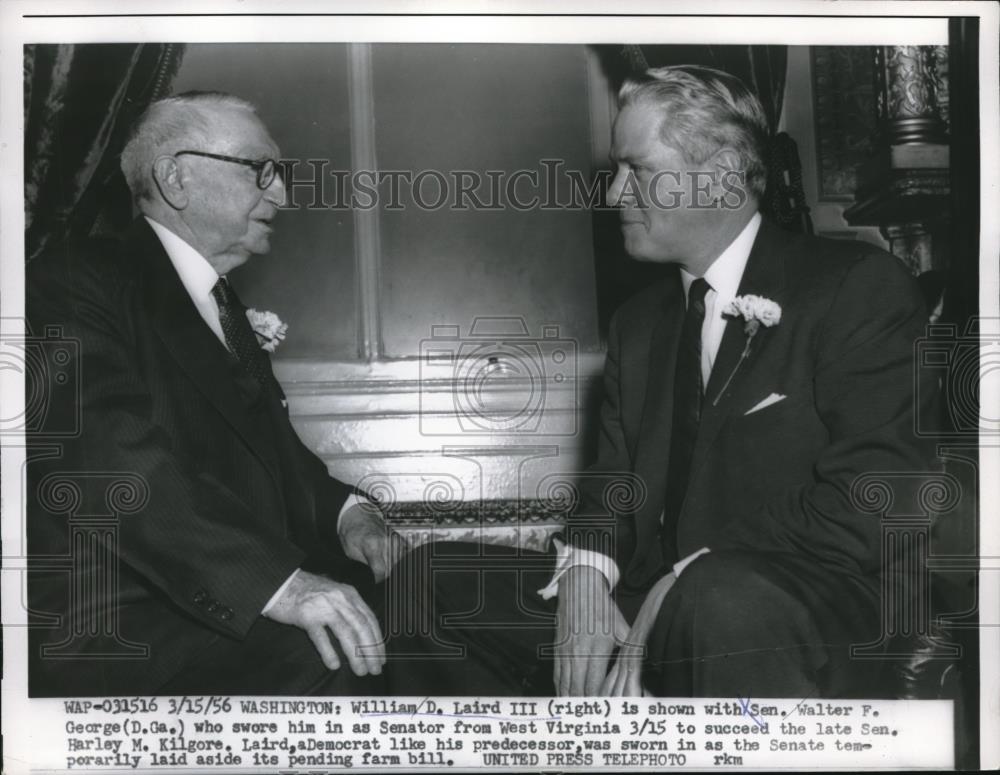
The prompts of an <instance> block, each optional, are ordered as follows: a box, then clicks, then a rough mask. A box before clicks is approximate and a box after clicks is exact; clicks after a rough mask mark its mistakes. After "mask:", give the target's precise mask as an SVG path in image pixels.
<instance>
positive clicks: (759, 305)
mask: <svg viewBox="0 0 1000 775" xmlns="http://www.w3.org/2000/svg"><path fill="white" fill-rule="evenodd" d="M722 314H723V315H728V316H730V317H741V318H743V320H744V321H746V322H745V323H744V325H743V333H744V334H746V337H747V343H746V345H745V346H744V347H743V352H742V353H741V354H740V359H739V360H738V361H737V362H736V366H735V367H734V368H733V370H732V372H731V373H730V374H729V378H728V379H727V380H726V384H725V385H723V386H722V390H720V391H719V395H717V396H716V397H715V400H714V401H713V402H712V406H715V405H716V404H718V403H719V399H720V398H722V395H723V393H725V392H726V388H728V387H729V383H730V382H732V381H733V377H735V376H736V372H737V371H739V369H740V366H742V365H743V361H745V360H746V359H747V356H748V355H749V354H750V345H751V343H752V342H753V338H754V337H755V336H756V335H757V332H758V331H759V330H760V327H761V326H764V328H770V327H771V326H776V325H778V323H780V322H781V305H780V304H778V303H777V302H775V301H771V299H767V298H765V297H763V296H755V295H754V294H752V293H750V294H747V295H746V296H737V297H736V298H735V299H733V300H732V301H731V302H729V303H728V304H727V305H726V306H725V307H724V308H723V309H722Z"/></svg>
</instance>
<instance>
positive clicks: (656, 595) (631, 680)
mask: <svg viewBox="0 0 1000 775" xmlns="http://www.w3.org/2000/svg"><path fill="white" fill-rule="evenodd" d="M676 580H677V579H676V577H675V576H674V574H673V573H668V574H667V575H666V576H664V577H663V578H662V579H660V580H659V581H657V582H656V583H655V584H654V585H653V588H652V589H651V590H649V594H648V595H646V599H645V600H643V601H642V608H640V609H639V614H638V615H637V616H636V617H635V622H633V623H632V629H631V630H629V632H628V635H627V636H626V637H625V643H623V644H622V648H621V651H619V652H618V659H616V660H615V665H614V667H612V668H611V672H609V673H608V677H607V678H605V679H604V683H603V684H602V685H601V691H600V693H601V695H603V696H605V697H641V696H642V694H643V692H642V660H643V657H644V656H645V655H646V641H647V640H649V632H650V630H652V629H653V624H654V623H655V622H656V615H657V614H658V613H659V612H660V606H661V605H662V604H663V598H664V597H666V595H667V592H669V591H670V588H671V587H672V586H673V585H674V582H675V581H676Z"/></svg>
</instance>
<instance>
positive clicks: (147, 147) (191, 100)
mask: <svg viewBox="0 0 1000 775" xmlns="http://www.w3.org/2000/svg"><path fill="white" fill-rule="evenodd" d="M220 107H221V108H231V109H235V110H246V111H249V112H251V113H256V112H257V109H256V108H255V107H254V106H253V105H252V104H251V103H249V102H247V101H246V100H244V99H241V98H240V97H235V96H233V95H232V94H226V93H224V92H212V91H190V92H184V93H183V94H177V95H175V96H172V97H165V98H164V99H162V100H157V101H156V102H153V103H151V104H150V105H149V107H148V108H146V110H145V111H143V113H142V115H141V116H139V118H138V119H136V121H135V123H134V124H133V125H132V128H131V129H130V130H129V135H128V139H127V140H126V142H125V147H124V148H123V149H122V153H121V170H122V173H123V174H124V175H125V181H126V182H127V183H128V187H129V189H131V191H132V196H133V198H134V199H135V200H136V201H137V202H139V201H142V200H144V199H150V198H151V197H152V195H153V181H152V168H153V161H155V159H156V158H157V157H158V156H161V155H163V154H170V153H176V152H177V151H179V150H183V149H184V147H185V146H194V148H193V149H192V150H197V149H198V148H199V147H200V146H203V145H205V144H207V143H209V142H210V140H211V132H212V118H211V115H210V110H211V109H212V108H220Z"/></svg>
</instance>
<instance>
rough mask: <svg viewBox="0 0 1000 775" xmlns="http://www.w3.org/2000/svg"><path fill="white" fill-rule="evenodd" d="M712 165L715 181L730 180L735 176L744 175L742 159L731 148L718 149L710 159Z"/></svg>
mask: <svg viewBox="0 0 1000 775" xmlns="http://www.w3.org/2000/svg"><path fill="white" fill-rule="evenodd" d="M712 163H713V166H714V168H715V169H714V172H715V177H716V179H717V180H724V179H726V178H730V179H732V178H733V177H734V176H736V175H739V176H743V175H745V174H746V170H745V169H744V166H743V157H742V156H741V155H740V153H739V152H738V151H735V150H733V149H732V148H720V149H719V150H718V151H716V152H715V154H714V156H713V157H712Z"/></svg>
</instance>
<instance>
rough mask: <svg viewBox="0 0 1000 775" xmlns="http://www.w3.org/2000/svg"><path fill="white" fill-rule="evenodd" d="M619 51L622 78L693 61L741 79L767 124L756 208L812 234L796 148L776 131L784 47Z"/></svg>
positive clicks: (790, 227) (785, 225)
mask: <svg viewBox="0 0 1000 775" xmlns="http://www.w3.org/2000/svg"><path fill="white" fill-rule="evenodd" d="M624 53H625V56H624V57H623V59H624V60H625V62H626V63H627V69H626V71H625V72H622V73H621V77H622V78H624V76H625V75H627V74H628V72H642V71H643V70H646V69H648V68H650V67H666V66H669V65H680V64H694V65H706V66H708V67H714V68H716V69H717V70H723V71H725V72H727V73H730V74H731V75H735V76H736V77H737V78H739V79H740V80H741V81H743V83H745V84H746V85H747V87H748V88H749V89H750V90H751V91H753V92H754V93H755V94H756V95H757V98H758V99H759V100H760V102H761V105H763V107H764V113H765V114H766V115H767V120H768V124H769V125H770V128H771V142H770V146H769V149H768V157H767V159H766V162H767V167H768V181H767V190H766V192H765V194H764V198H763V201H762V202H761V211H762V212H763V213H764V214H765V215H766V216H768V217H769V218H771V219H772V220H773V221H774V222H775V223H777V224H778V225H779V226H781V227H782V228H785V229H787V230H789V231H797V232H803V231H804V232H808V233H810V234H811V233H812V230H813V229H812V220H811V219H810V217H809V207H808V206H807V205H806V197H805V191H804V189H803V187H802V165H801V164H800V162H799V151H798V146H797V145H796V144H795V141H794V140H793V139H792V138H791V136H789V135H788V133H787V132H777V131H776V130H777V127H778V122H779V120H780V119H781V108H782V100H783V98H784V93H785V77H786V73H787V68H788V47H787V46H626V47H625V50H624Z"/></svg>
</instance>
